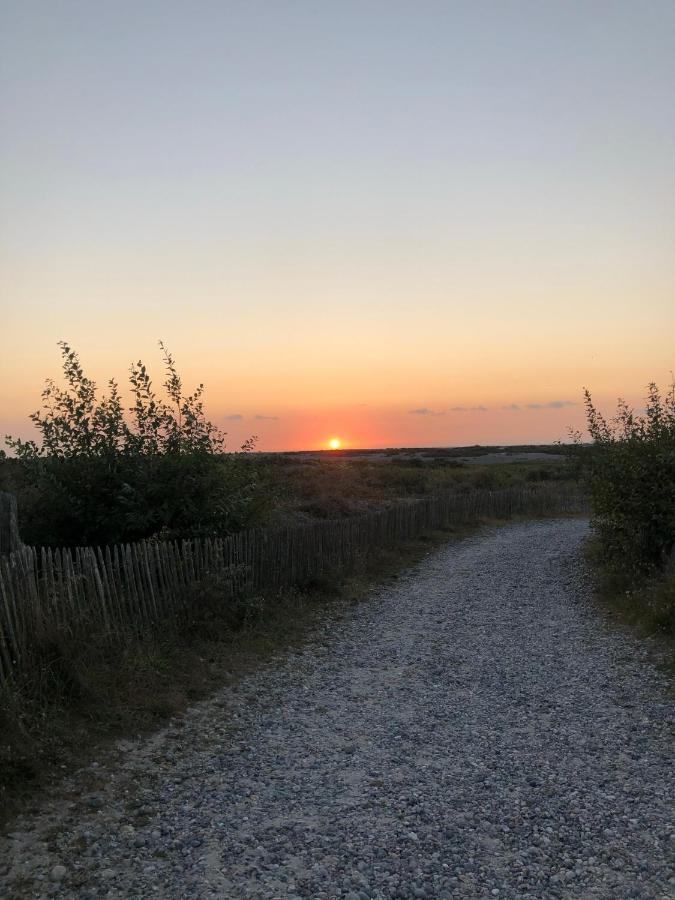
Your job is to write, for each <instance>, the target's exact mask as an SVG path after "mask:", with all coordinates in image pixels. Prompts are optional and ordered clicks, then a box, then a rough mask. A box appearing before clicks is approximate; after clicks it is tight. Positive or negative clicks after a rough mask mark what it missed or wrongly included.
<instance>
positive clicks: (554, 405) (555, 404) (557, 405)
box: [527, 400, 579, 409]
mask: <svg viewBox="0 0 675 900" xmlns="http://www.w3.org/2000/svg"><path fill="white" fill-rule="evenodd" d="M578 405H579V404H578V403H575V402H574V400H549V402H548V403H528V404H527V408H528V409H563V408H564V407H566V406H578Z"/></svg>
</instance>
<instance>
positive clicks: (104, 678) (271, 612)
mask: <svg viewBox="0 0 675 900" xmlns="http://www.w3.org/2000/svg"><path fill="white" fill-rule="evenodd" d="M466 533H468V532H467V531H459V530H449V531H443V532H434V533H431V534H428V535H426V536H424V537H423V538H420V539H418V540H415V541H410V542H408V543H406V544H405V545H402V546H401V545H399V546H396V547H395V548H394V547H392V548H388V549H385V550H381V551H379V552H377V553H375V554H368V555H367V556H364V558H363V559H362V561H361V565H360V566H359V567H358V570H357V571H355V572H354V573H352V574H350V575H348V576H341V575H340V574H339V573H326V575H324V576H322V577H321V578H320V579H314V580H313V582H312V583H310V584H306V585H304V586H302V588H300V589H298V590H294V591H288V592H286V593H284V594H282V595H279V596H274V597H253V598H249V599H248V600H246V601H241V602H240V603H239V604H238V605H235V606H233V605H232V604H229V605H227V606H224V605H223V604H222V603H221V602H219V601H220V599H221V597H220V593H219V590H218V587H217V585H214V584H211V585H206V586H202V588H201V589H200V591H199V598H198V599H199V602H198V603H195V604H194V610H195V612H194V615H193V616H191V618H190V619H189V620H187V621H185V622H183V623H181V624H182V627H181V628H180V629H177V630H176V631H175V632H174V633H173V634H172V636H171V637H165V638H164V639H163V640H147V641H146V640H143V641H141V640H139V639H137V638H133V637H131V636H130V637H129V640H128V641H127V642H126V644H125V645H124V646H123V647H122V648H121V649H118V650H116V651H111V650H110V649H108V648H107V647H105V646H104V645H103V644H102V643H99V642H97V641H96V639H95V638H90V640H88V642H87V643H86V645H85V644H80V645H74V644H72V643H68V642H66V641H62V642H61V643H60V644H59V645H54V647H53V648H52V654H51V658H50V659H49V660H48V661H47V660H46V661H45V664H44V666H43V670H42V679H41V680H40V682H39V684H38V685H37V687H36V686H35V684H32V685H31V686H29V685H28V684H25V685H21V684H17V685H16V686H15V689H14V690H12V692H9V691H5V692H4V693H1V694H0V735H2V737H1V738H0V822H1V821H2V818H3V817H4V818H5V820H8V819H9V818H11V816H12V815H14V814H15V813H16V812H17V811H18V810H20V809H22V808H25V807H26V805H27V804H29V803H30V801H31V798H34V797H36V796H37V795H39V793H40V792H41V791H43V790H44V789H45V788H46V787H47V786H49V785H50V784H52V783H54V782H55V781H58V780H59V779H60V778H61V777H62V776H63V775H64V774H65V773H66V772H68V771H72V770H73V769H74V768H77V767H78V766H80V765H84V764H85V763H86V762H87V761H90V760H91V759H95V758H96V756H97V755H98V754H102V753H106V752H109V749H110V747H111V745H112V742H113V741H114V740H115V739H119V738H135V737H137V736H139V735H142V734H147V733H150V732H152V731H154V730H156V729H157V728H159V727H161V726H162V725H163V724H165V723H166V722H167V721H168V720H169V719H171V718H172V717H174V716H177V715H180V714H181V713H182V712H183V711H184V710H185V709H186V708H187V707H188V706H190V705H191V704H193V703H195V702H197V701H198V700H200V699H203V698H205V697H207V696H209V695H210V694H212V693H213V692H214V691H215V690H217V689H218V688H221V687H223V686H226V685H227V684H231V683H233V682H235V681H237V680H238V679H240V678H241V677H243V676H244V675H245V674H246V673H247V672H251V671H255V670H257V669H259V668H260V667H261V666H266V665H270V664H272V662H273V661H274V659H275V658H276V657H277V656H278V655H279V654H282V653H284V652H288V651H289V650H291V649H293V648H298V647H301V646H303V645H304V644H306V642H307V641H308V640H309V639H310V638H311V636H312V634H314V633H315V631H316V627H317V626H318V625H319V624H320V623H321V622H322V620H325V617H326V613H327V612H328V611H329V610H330V614H331V617H332V618H336V617H340V616H342V615H344V614H346V611H347V610H348V608H349V606H350V605H351V604H353V603H357V602H359V601H361V600H362V599H364V598H366V597H367V596H368V592H369V591H370V590H371V589H372V588H373V587H374V586H375V585H377V584H381V583H386V581H387V580H388V579H391V578H396V577H397V576H398V575H399V573H400V572H401V571H402V570H403V569H405V568H407V567H409V566H411V565H413V564H414V563H416V562H417V561H419V560H420V559H421V558H423V557H424V556H425V555H426V554H428V553H429V552H430V551H431V549H433V548H434V547H436V546H438V545H439V544H441V543H443V542H445V541H448V540H451V539H457V538H458V537H461V536H463V535H464V534H466ZM167 633H170V632H167Z"/></svg>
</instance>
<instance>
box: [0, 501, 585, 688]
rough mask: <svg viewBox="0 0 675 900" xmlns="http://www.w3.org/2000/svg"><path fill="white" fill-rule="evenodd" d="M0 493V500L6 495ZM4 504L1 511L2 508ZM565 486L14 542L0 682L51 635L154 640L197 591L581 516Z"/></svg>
mask: <svg viewBox="0 0 675 900" xmlns="http://www.w3.org/2000/svg"><path fill="white" fill-rule="evenodd" d="M5 496H6V495H5ZM9 505H10V504H8V506H9ZM583 505H584V504H583V499H582V497H581V496H580V495H579V494H578V493H577V492H575V491H573V490H571V489H570V488H567V487H557V486H549V485H546V486H540V487H537V488H524V489H523V488H515V489H514V488H509V489H506V490H501V491H487V490H477V491H471V492H467V493H448V494H442V495H437V496H433V497H429V498H424V499H421V500H412V501H409V502H402V503H399V504H397V505H395V506H392V507H389V508H387V509H383V510H380V511H377V512H372V513H368V514H365V515H361V516H356V517H352V518H341V519H335V520H326V521H319V522H312V523H308V524H302V525H294V526H291V527H286V528H271V529H264V530H252V531H245V532H240V533H238V534H233V535H229V536H227V537H223V538H213V539H208V538H207V539H196V540H186V541H180V542H179V541H153V540H147V541H141V542H139V543H135V544H124V545H119V546H113V547H104V548H98V547H97V548H94V547H83V548H78V549H76V550H68V549H50V548H44V547H43V548H35V547H26V546H17V541H18V531H16V529H15V533H14V537H13V538H12V544H11V545H10V544H9V541H7V547H8V548H9V547H10V546H11V548H12V549H11V550H10V552H9V553H5V554H4V555H0V683H1V682H3V681H5V682H6V681H8V680H9V679H10V678H12V677H13V676H14V675H15V674H16V673H17V672H22V671H23V672H27V671H30V669H31V667H32V666H33V665H35V662H36V658H37V656H38V655H39V652H40V648H44V647H45V646H46V645H47V646H48V645H50V644H53V643H54V640H55V639H59V638H76V639H87V638H88V637H91V636H93V635H96V637H97V640H104V641H108V642H110V643H115V642H119V641H120V640H121V639H123V638H124V637H125V636H128V635H129V633H130V632H132V631H136V632H137V633H140V634H152V633H157V632H159V631H161V630H163V629H165V628H169V627H171V623H172V622H176V621H180V616H181V614H185V613H186V612H187V611H188V607H189V605H190V604H194V603H196V602H198V601H199V589H198V587H199V584H200V583H204V582H206V581H209V582H210V583H213V582H214V581H215V583H217V585H218V587H219V590H220V591H221V592H222V595H223V602H227V598H228V597H231V598H233V597H241V596H244V595H260V594H270V595H273V594H274V592H276V591H279V590H280V589H282V588H285V587H290V586H294V585H302V584H303V583H305V582H307V581H308V580H309V579H311V578H313V577H316V576H318V575H320V574H322V573H325V572H331V571H336V570H339V571H348V570H350V569H352V568H353V567H354V566H355V565H356V564H357V562H358V560H359V559H360V558H362V557H363V555H364V554H367V553H369V552H370V551H372V550H374V549H377V548H379V547H383V546H387V545H393V544H396V543H397V542H401V541H405V540H409V539H412V538H415V537H419V536H420V535H422V534H424V533H425V532H429V531H432V530H436V529H441V528H445V527H448V526H451V525H459V524H462V523H468V522H473V521H476V520H479V519H482V518H489V517H494V518H508V517H511V516H515V515H555V514H559V513H565V512H579V511H581V510H582V508H583Z"/></svg>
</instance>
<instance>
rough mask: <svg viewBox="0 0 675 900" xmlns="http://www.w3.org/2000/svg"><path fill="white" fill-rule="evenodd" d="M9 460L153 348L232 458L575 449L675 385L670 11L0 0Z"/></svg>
mask: <svg viewBox="0 0 675 900" xmlns="http://www.w3.org/2000/svg"><path fill="white" fill-rule="evenodd" d="M0 135H1V137H0V304H1V315H0V327H1V332H0V435H3V434H5V433H8V432H9V433H11V434H14V435H17V434H19V435H22V436H28V435H29V434H30V433H31V430H30V427H29V422H28V418H27V417H28V414H29V413H30V412H32V411H33V410H34V409H36V408H37V407H38V405H39V402H40V399H39V398H40V391H41V388H42V385H43V383H44V380H45V378H47V377H56V376H58V374H59V371H60V357H59V351H58V347H57V341H58V340H60V339H65V340H68V341H69V342H70V343H71V344H72V346H74V347H75V349H76V350H77V351H78V352H79V354H80V357H81V359H82V362H83V364H84V366H85V369H86V371H87V373H88V374H90V375H91V377H93V378H95V379H96V380H97V381H98V382H100V383H101V385H104V384H105V382H106V381H107V379H108V378H110V377H111V376H115V377H117V378H118V379H119V380H120V381H122V382H123V381H124V379H125V377H126V373H127V370H128V366H129V364H130V363H131V362H132V361H134V360H137V359H139V358H141V359H143V361H144V362H145V363H146V364H147V365H148V368H149V369H150V371H151V372H152V373H153V374H155V377H156V381H157V383H160V382H161V380H162V364H161V356H160V353H159V350H158V347H157V342H158V340H160V339H162V340H163V341H164V342H165V343H166V344H167V345H168V346H169V347H170V349H171V350H172V352H173V354H174V355H175V357H176V359H177V362H178V367H179V369H180V371H181V373H182V375H183V377H184V380H185V382H186V386H188V387H191V386H193V385H194V384H197V383H199V382H204V384H205V386H206V391H205V400H206V407H207V411H208V414H209V416H210V418H211V419H212V420H213V421H214V422H215V423H216V424H218V425H219V426H220V427H222V428H223V429H224V430H225V431H227V432H228V445H229V447H230V448H231V449H235V448H236V447H237V446H239V444H241V442H242V441H243V440H244V439H245V438H247V437H248V436H250V435H252V434H255V435H258V437H259V441H258V447H259V449H262V450H270V449H300V448H314V447H322V446H326V442H327V441H328V440H329V438H331V437H335V436H337V437H339V438H341V440H342V441H343V443H344V445H345V446H352V447H356V446H360V447H366V446H370V447H378V446H429V445H431V446H433V445H465V444H473V443H491V444H495V443H496V444H514V443H525V442H549V441H554V440H560V439H562V440H565V439H566V438H567V435H568V428H569V427H579V426H581V425H582V424H583V418H584V416H583V405H582V402H581V401H582V399H583V398H582V390H583V387H584V386H586V387H588V388H589V389H590V390H591V391H592V393H593V395H594V397H595V398H596V400H597V402H598V404H599V405H600V406H601V408H603V409H605V410H606V411H607V412H611V411H612V409H613V408H614V407H615V401H616V398H617V397H618V396H622V397H625V398H626V399H627V400H628V401H629V402H631V403H634V404H635V405H637V406H638V407H639V405H640V403H641V402H642V401H641V398H642V397H643V395H644V393H645V391H644V389H645V386H646V385H647V383H648V382H650V381H656V382H657V383H660V384H661V385H662V386H663V387H666V386H667V384H668V382H669V381H670V378H671V371H672V369H673V368H675V353H674V352H673V351H674V348H675V2H673V0H644V2H640V3H636V2H634V0H613V2H606V0H580V2H575V0H490V2H486V0H444V2H436V0H416V2H412V0H406V2H401V0H381V2H380V0H358V2H356V0H340V2H339V3H338V2H335V3H329V2H316V0H267V2H257V0H246V2H228V0H218V2H210V0H190V2H187V0H186V2H178V0H161V2H154V0H134V2H128V0H117V2H115V3H91V2H90V0H81V2H75V0H47V2H44V0H42V2H34V0H0Z"/></svg>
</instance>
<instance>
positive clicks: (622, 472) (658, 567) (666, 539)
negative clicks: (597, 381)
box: [573, 383, 675, 641]
mask: <svg viewBox="0 0 675 900" xmlns="http://www.w3.org/2000/svg"><path fill="white" fill-rule="evenodd" d="M585 398H586V412H587V420H588V431H589V433H590V436H591V440H592V443H591V444H590V445H584V444H583V443H582V440H581V435H579V434H575V435H574V438H575V447H574V453H573V459H574V460H575V463H576V465H577V467H578V471H579V473H580V476H581V478H582V481H583V483H584V485H585V488H586V490H587V493H588V496H589V499H590V502H591V508H592V523H593V526H594V530H595V534H596V538H595V540H594V541H593V543H592V545H591V547H590V552H589V555H590V558H591V560H592V561H593V564H594V567H595V571H596V573H597V576H598V586H599V595H600V597H601V599H602V600H603V601H604V602H605V603H606V604H607V605H609V606H611V607H612V608H613V609H615V610H616V611H617V612H618V613H619V614H620V616H621V617H622V618H623V619H624V620H626V621H628V622H630V623H632V624H635V625H638V626H640V627H641V628H642V629H644V630H645V631H647V632H651V633H656V634H660V635H663V636H666V637H667V638H669V639H670V640H671V641H672V640H673V638H675V383H673V384H671V386H670V389H669V391H668V392H667V393H666V394H665V395H664V394H662V393H661V392H660V391H659V389H658V387H657V386H656V385H655V384H650V385H649V388H648V394H647V398H646V404H645V410H644V412H643V413H636V412H635V411H634V410H633V409H631V408H629V407H628V405H627V404H626V403H625V402H624V401H622V400H619V402H618V409H617V412H616V415H615V416H614V417H613V418H612V419H610V420H607V419H605V418H604V416H603V415H602V414H601V413H600V412H599V411H598V409H597V408H596V407H595V405H594V403H593V399H592V397H591V394H590V393H589V392H588V391H586V392H585Z"/></svg>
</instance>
